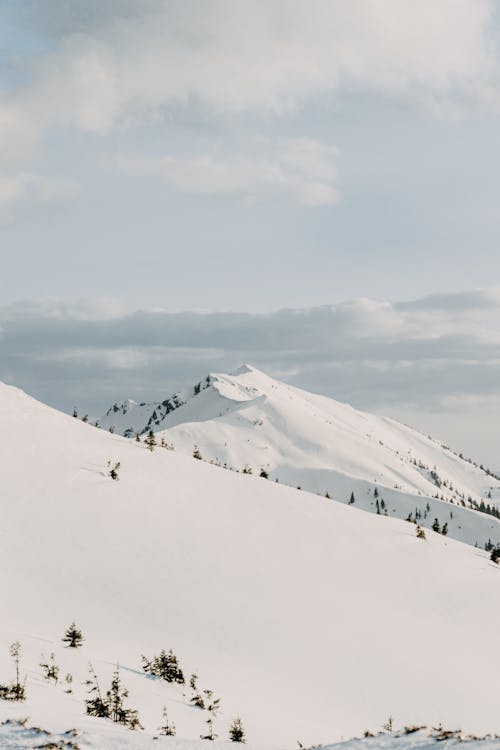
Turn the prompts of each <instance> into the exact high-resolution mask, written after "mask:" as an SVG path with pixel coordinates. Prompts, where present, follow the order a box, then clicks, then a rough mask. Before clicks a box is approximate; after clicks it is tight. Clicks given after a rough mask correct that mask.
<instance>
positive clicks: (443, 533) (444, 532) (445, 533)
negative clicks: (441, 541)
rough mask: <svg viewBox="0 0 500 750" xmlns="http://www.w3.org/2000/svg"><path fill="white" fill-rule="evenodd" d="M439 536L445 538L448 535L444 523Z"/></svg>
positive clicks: (446, 525) (446, 524)
mask: <svg viewBox="0 0 500 750" xmlns="http://www.w3.org/2000/svg"><path fill="white" fill-rule="evenodd" d="M441 534H442V535H443V536H447V535H448V523H445V524H444V525H443V528H442V529H441Z"/></svg>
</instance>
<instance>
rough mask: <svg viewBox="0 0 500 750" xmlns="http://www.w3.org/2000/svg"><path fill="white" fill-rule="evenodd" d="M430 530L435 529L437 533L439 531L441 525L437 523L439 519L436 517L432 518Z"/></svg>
mask: <svg viewBox="0 0 500 750" xmlns="http://www.w3.org/2000/svg"><path fill="white" fill-rule="evenodd" d="M432 530H433V531H435V532H436V533H437V534H439V532H440V531H441V526H440V525H439V521H438V519H437V518H435V519H434V523H433V524H432Z"/></svg>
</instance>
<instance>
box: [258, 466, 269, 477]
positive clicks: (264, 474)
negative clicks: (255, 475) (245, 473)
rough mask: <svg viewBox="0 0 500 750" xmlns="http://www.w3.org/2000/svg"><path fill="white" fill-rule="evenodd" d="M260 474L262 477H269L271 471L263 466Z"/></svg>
mask: <svg viewBox="0 0 500 750" xmlns="http://www.w3.org/2000/svg"><path fill="white" fill-rule="evenodd" d="M259 476H260V477H262V479H269V472H267V471H266V470H265V469H264V468H262V469H261V470H260V474H259Z"/></svg>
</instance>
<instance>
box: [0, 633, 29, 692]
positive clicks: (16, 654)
mask: <svg viewBox="0 0 500 750" xmlns="http://www.w3.org/2000/svg"><path fill="white" fill-rule="evenodd" d="M10 655H11V657H12V659H13V660H14V666H15V668H16V681H15V682H11V684H10V685H0V698H3V700H6V701H24V700H26V677H25V678H24V682H22V683H21V681H20V660H21V656H20V655H21V644H20V643H19V641H15V642H14V643H13V644H12V645H11V647H10Z"/></svg>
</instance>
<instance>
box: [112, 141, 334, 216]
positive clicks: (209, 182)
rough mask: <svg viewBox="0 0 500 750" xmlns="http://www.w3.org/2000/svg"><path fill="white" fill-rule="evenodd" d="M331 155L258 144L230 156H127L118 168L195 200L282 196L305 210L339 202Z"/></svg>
mask: <svg viewBox="0 0 500 750" xmlns="http://www.w3.org/2000/svg"><path fill="white" fill-rule="evenodd" d="M252 152H253V153H252ZM335 156H336V149H335V148H333V147H332V146H328V145H326V144H323V143H320V142H318V141H315V140H312V139H308V138H294V139H277V140H276V141H274V142H273V141H269V140H265V139H260V140H259V141H258V142H257V143H249V144H247V146H246V148H245V149H244V150H242V151H241V152H240V153H236V154H234V155H230V156H224V155H222V156H218V155H217V156H214V155H213V154H211V153H204V154H200V155H199V156H195V157H191V156H188V157H182V156H173V155H172V156H164V157H163V158H154V159H153V158H149V159H144V158H135V159H134V158H130V157H127V158H123V159H122V160H121V161H120V166H121V168H122V169H123V170H124V171H125V172H126V173H127V174H134V175H141V176H144V175H145V176H150V177H151V176H152V177H157V178H158V179H160V180H162V181H163V182H165V183H166V184H168V185H170V186H173V187H175V188H177V189H178V190H180V191H182V192H184V193H190V194H194V195H222V196H236V197H239V198H241V199H244V200H247V201H255V200H260V199H261V198H262V197H266V196H269V195H272V194H274V193H280V192H283V193H288V194H290V195H291V196H292V197H293V198H294V199H295V200H296V201H297V202H298V203H300V204H302V205H304V206H322V205H329V204H333V203H336V202H337V200H338V193H337V190H336V188H335V185H334V181H335V178H336V170H335V166H334V163H333V160H334V157H335Z"/></svg>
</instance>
